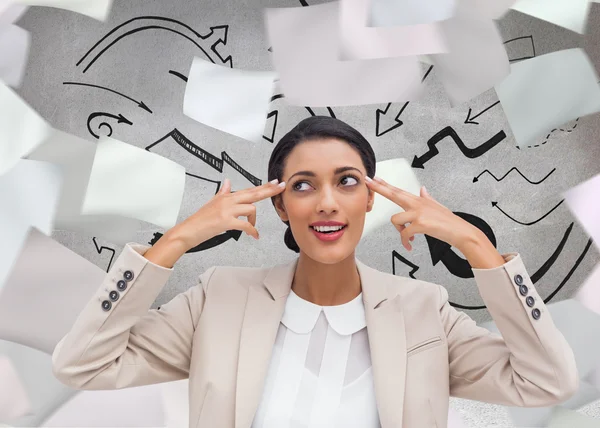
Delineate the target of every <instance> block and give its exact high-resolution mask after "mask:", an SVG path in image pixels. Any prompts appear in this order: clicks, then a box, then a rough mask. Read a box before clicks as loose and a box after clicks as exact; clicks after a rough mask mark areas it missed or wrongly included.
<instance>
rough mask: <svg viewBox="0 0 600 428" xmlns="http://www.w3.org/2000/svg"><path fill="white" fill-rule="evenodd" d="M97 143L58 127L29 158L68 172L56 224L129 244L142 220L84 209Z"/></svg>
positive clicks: (55, 226) (122, 243) (64, 228)
mask: <svg viewBox="0 0 600 428" xmlns="http://www.w3.org/2000/svg"><path fill="white" fill-rule="evenodd" d="M95 154H96V143H92V142H90V141H87V140H84V139H82V138H79V137H76V136H74V135H71V134H68V133H66V132H62V131H59V130H54V131H53V132H52V135H51V136H50V137H49V138H48V139H47V140H46V141H45V142H44V143H43V144H41V145H40V146H39V147H38V148H37V149H35V150H34V151H33V153H31V155H29V156H28V157H27V158H28V159H31V160H39V161H46V162H51V163H53V164H56V165H58V166H60V168H61V169H62V171H63V174H64V180H63V183H64V184H63V187H62V192H61V196H60V202H59V204H58V208H57V210H56V216H55V221H54V228H55V229H57V230H70V231H73V232H78V233H81V234H83V235H87V236H97V237H101V238H103V239H106V240H108V241H110V242H112V243H115V244H120V245H125V244H126V243H128V242H132V241H135V240H136V239H137V233H138V231H139V230H140V227H141V225H142V222H141V221H140V220H136V219H133V218H127V217H123V216H118V215H83V214H81V209H82V207H83V200H84V198H85V194H86V191H87V187H88V182H89V180H90V174H91V172H92V165H93V164H94V156H95Z"/></svg>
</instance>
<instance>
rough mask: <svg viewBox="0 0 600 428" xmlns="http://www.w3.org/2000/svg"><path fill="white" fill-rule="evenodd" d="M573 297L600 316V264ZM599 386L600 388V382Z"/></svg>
mask: <svg viewBox="0 0 600 428" xmlns="http://www.w3.org/2000/svg"><path fill="white" fill-rule="evenodd" d="M596 197H597V196H596ZM573 298H574V299H575V300H577V301H578V302H579V303H581V304H582V305H583V306H585V307H586V308H588V309H589V310H590V311H594V312H596V313H597V314H598V315H599V316H600V264H599V265H598V266H596V267H595V268H594V270H593V271H592V273H591V274H590V275H589V276H588V277H587V279H586V280H585V282H584V283H583V285H582V286H581V288H579V290H578V291H577V293H576V294H575V296H574V297H573ZM598 369H600V364H598ZM598 387H599V388H600V384H598Z"/></svg>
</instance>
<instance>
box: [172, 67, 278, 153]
mask: <svg viewBox="0 0 600 428" xmlns="http://www.w3.org/2000/svg"><path fill="white" fill-rule="evenodd" d="M275 77H276V74H275V73H274V72H271V71H247V70H236V69H232V68H229V67H225V66H222V65H217V64H213V63H212V62H210V61H205V60H203V59H201V58H194V61H193V63H192V69H191V71H190V75H189V77H188V82H187V86H186V88H185V96H184V99H183V113H184V114H185V115H186V116H189V117H191V118H192V119H194V120H197V121H198V122H200V123H203V124H205V125H208V126H211V127H213V128H216V129H219V130H221V131H223V132H227V133H229V134H232V135H235V136H238V137H240V138H244V139H246V140H249V141H253V142H259V141H261V140H262V136H263V132H264V130H265V124H266V122H267V114H268V112H269V103H270V102H271V96H272V95H273V85H274V83H273V81H274V80H275Z"/></svg>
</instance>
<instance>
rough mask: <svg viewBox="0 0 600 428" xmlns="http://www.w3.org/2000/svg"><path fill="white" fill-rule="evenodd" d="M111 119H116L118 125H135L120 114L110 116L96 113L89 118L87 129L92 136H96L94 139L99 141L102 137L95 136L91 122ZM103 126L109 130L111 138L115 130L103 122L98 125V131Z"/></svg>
mask: <svg viewBox="0 0 600 428" xmlns="http://www.w3.org/2000/svg"><path fill="white" fill-rule="evenodd" d="M102 116H105V117H110V118H112V119H116V120H117V123H124V124H126V125H130V126H131V125H133V122H131V121H130V120H129V119H127V118H126V117H125V116H123V115H122V114H119V115H118V116H115V115H114V114H110V113H104V112H96V113H92V114H90V115H89V116H88V120H87V128H88V131H89V132H90V134H92V135H93V136H94V138H96V139H98V138H100V136H99V135H98V134H95V133H94V131H92V126H91V122H92V120H94V119H95V118H97V117H102ZM103 126H105V127H107V128H108V134H107V135H108V136H109V137H110V136H111V135H112V133H113V129H112V126H110V124H109V123H107V122H102V123H100V125H98V129H100V128H102V127H103Z"/></svg>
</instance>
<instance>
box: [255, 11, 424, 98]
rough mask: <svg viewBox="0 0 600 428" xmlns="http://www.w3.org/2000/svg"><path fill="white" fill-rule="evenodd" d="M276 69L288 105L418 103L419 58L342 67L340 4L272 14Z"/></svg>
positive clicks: (345, 63) (269, 22)
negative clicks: (416, 100) (413, 101)
mask: <svg viewBox="0 0 600 428" xmlns="http://www.w3.org/2000/svg"><path fill="white" fill-rule="evenodd" d="M265 18H266V19H265V21H266V28H267V34H268V38H269V43H270V44H271V46H272V47H273V55H272V59H273V64H274V66H275V70H276V71H277V73H278V74H279V79H280V80H279V84H280V86H281V89H282V90H283V93H284V95H285V101H286V102H287V103H288V104H292V105H299V106H313V107H327V106H347V105H361V104H374V103H387V102H399V101H412V100H415V99H417V98H418V96H419V95H420V93H421V67H420V64H419V61H418V60H417V58H416V57H413V56H411V57H398V58H384V59H372V60H353V61H340V60H339V56H340V50H339V43H340V42H339V2H330V3H323V4H319V5H315V6H310V7H288V8H276V9H266V11H265Z"/></svg>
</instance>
